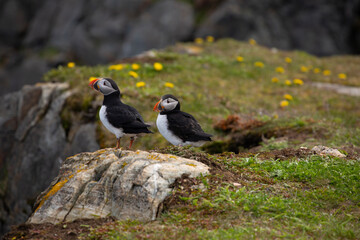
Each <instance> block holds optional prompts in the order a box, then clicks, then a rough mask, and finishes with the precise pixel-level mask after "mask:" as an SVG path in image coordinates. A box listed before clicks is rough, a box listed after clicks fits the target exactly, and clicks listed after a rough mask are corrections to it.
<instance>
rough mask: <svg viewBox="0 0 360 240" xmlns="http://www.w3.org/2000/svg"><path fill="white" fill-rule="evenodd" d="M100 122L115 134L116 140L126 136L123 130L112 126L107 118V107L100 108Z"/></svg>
mask: <svg viewBox="0 0 360 240" xmlns="http://www.w3.org/2000/svg"><path fill="white" fill-rule="evenodd" d="M99 115H100V120H101V122H102V124H104V126H105V127H106V128H107V129H108V130H109V131H110V132H112V133H113V134H115V136H116V138H121V137H122V136H124V131H123V129H122V128H115V127H114V126H113V125H111V124H110V122H109V121H108V119H107V117H106V106H104V105H103V106H101V108H100V112H99Z"/></svg>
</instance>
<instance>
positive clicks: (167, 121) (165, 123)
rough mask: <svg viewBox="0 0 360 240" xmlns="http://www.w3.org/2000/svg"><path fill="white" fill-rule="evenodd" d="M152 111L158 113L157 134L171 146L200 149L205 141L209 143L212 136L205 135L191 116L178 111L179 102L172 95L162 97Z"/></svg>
mask: <svg viewBox="0 0 360 240" xmlns="http://www.w3.org/2000/svg"><path fill="white" fill-rule="evenodd" d="M154 111H157V112H159V115H158V117H157V119H156V126H157V128H158V129H159V132H160V133H161V135H163V136H164V137H165V138H166V140H168V141H169V142H170V143H171V144H173V145H175V146H187V145H191V146H194V147H200V146H202V145H203V144H204V143H205V142H206V141H211V136H212V135H210V134H207V133H205V132H204V131H203V130H202V129H201V126H200V125H199V123H198V122H197V121H196V120H195V118H194V117H193V116H192V115H190V114H188V113H186V112H182V111H180V102H179V100H178V99H177V98H176V97H174V96H173V95H171V94H167V95H164V96H162V97H161V99H160V101H158V102H157V103H156V105H155V106H154Z"/></svg>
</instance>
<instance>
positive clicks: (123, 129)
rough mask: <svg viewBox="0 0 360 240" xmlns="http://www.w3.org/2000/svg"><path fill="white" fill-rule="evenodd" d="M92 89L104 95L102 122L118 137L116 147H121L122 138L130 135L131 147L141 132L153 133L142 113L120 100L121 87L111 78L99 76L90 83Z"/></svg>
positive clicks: (101, 111)
mask: <svg viewBox="0 0 360 240" xmlns="http://www.w3.org/2000/svg"><path fill="white" fill-rule="evenodd" d="M89 86H91V88H92V89H94V90H96V91H98V92H100V93H102V94H103V95H104V101H103V104H102V106H101V108H100V112H99V116H100V120H101V122H102V124H103V125H104V126H105V127H106V128H107V130H109V131H110V132H112V133H113V134H114V135H115V136H116V139H117V142H116V147H115V148H116V149H119V148H120V139H121V138H122V137H123V136H124V135H125V136H130V145H129V149H131V146H132V144H133V142H134V140H135V138H136V137H137V136H138V135H139V134H143V133H152V132H151V131H150V130H149V129H148V127H150V125H149V124H146V123H145V122H144V119H143V118H142V116H141V115H140V113H139V112H138V111H137V110H136V109H135V108H133V107H131V106H129V105H126V104H124V103H123V102H122V101H121V100H120V89H119V87H118V86H117V85H116V83H115V82H114V80H112V79H110V78H97V79H94V80H92V81H91V82H90V83H89Z"/></svg>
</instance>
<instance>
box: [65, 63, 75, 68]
mask: <svg viewBox="0 0 360 240" xmlns="http://www.w3.org/2000/svg"><path fill="white" fill-rule="evenodd" d="M67 67H68V68H73V67H75V63H74V62H68V64H67Z"/></svg>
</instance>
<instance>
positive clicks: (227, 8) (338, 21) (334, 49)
mask: <svg viewBox="0 0 360 240" xmlns="http://www.w3.org/2000/svg"><path fill="white" fill-rule="evenodd" d="M0 13H1V14H0V59H1V61H0V81H1V83H2V87H1V89H0V95H2V94H4V93H6V92H9V91H15V90H19V89H20V88H21V86H22V85H24V84H26V83H34V82H38V81H39V80H40V79H41V76H42V75H43V73H44V72H46V71H47V70H49V69H50V68H52V67H56V66H58V65H61V64H64V63H66V62H68V61H75V62H77V63H80V64H89V65H95V64H101V63H107V62H112V61H116V60H118V59H121V58H124V57H129V56H133V55H135V54H138V53H141V52H143V51H144V50H147V49H151V48H162V47H165V46H167V45H170V44H173V43H175V42H177V41H190V40H192V39H194V38H195V37H204V36H207V35H212V36H214V37H215V38H222V37H232V38H235V39H238V40H246V39H249V38H254V39H255V40H256V41H257V42H258V43H259V44H263V45H266V46H269V47H276V48H280V49H301V50H305V51H307V52H310V53H313V54H316V55H332V54H349V53H350V54H351V53H359V52H360V1H359V0H344V1H336V0H332V1H330V0H319V1H296V0H290V1H289V0H266V1H258V0H256V1H245V0H226V1H221V0H194V1H180V0H161V1H154V0H104V1H94V0H90V1H85V0H78V1H71V0H58V1H45V0H3V1H1V2H0Z"/></svg>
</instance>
